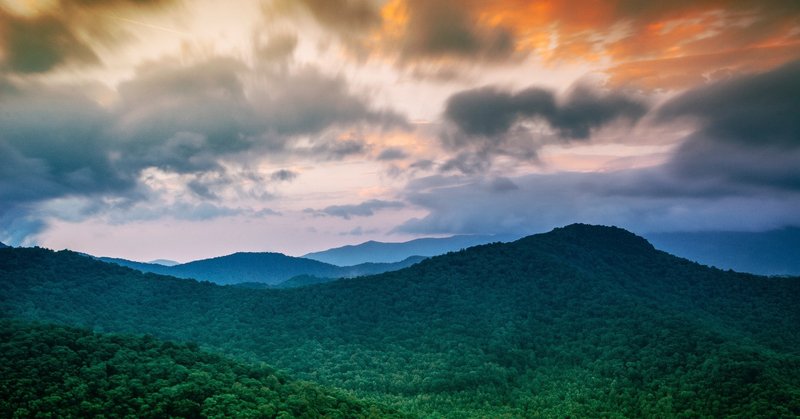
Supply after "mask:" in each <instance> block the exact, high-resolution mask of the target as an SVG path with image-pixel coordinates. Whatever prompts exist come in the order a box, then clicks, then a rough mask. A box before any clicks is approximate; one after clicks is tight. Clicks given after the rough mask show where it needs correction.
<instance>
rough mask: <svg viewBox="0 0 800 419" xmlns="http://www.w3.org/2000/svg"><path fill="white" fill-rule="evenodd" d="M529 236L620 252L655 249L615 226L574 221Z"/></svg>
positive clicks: (641, 238) (646, 242)
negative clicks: (574, 222)
mask: <svg viewBox="0 0 800 419" xmlns="http://www.w3.org/2000/svg"><path fill="white" fill-rule="evenodd" d="M529 237H538V238H543V239H555V240H559V241H567V242H569V243H571V244H574V245H578V246H581V247H591V248H599V249H608V250H614V251H615V252H622V253H633V252H642V251H653V250H655V248H654V247H653V245H652V244H650V242H648V241H647V240H646V239H644V238H643V237H640V236H637V235H636V234H634V233H631V232H630V231H628V230H625V229H624V228H620V227H615V226H604V225H593V224H582V223H576V224H570V225H567V226H564V227H558V228H554V229H553V230H551V231H550V232H548V233H544V234H537V235H535V236H529Z"/></svg>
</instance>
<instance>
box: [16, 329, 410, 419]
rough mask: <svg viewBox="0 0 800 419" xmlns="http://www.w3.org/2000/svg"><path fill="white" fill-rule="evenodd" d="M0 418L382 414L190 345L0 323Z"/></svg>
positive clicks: (384, 413) (371, 407) (260, 367)
mask: <svg viewBox="0 0 800 419" xmlns="http://www.w3.org/2000/svg"><path fill="white" fill-rule="evenodd" d="M0 416H1V417H21V418H22V417H52V416H56V417H139V418H143V417H147V418H163V417H234V416H235V417H267V418H273V417H278V418H284V417H320V416H325V417H340V418H343V417H374V418H377V417H387V416H397V414H396V413H393V412H391V411H387V410H385V409H381V408H379V407H377V406H374V405H368V404H366V403H362V402H358V401H356V400H355V399H353V398H351V397H348V396H345V395H343V394H340V393H338V392H333V391H331V390H327V389H324V388H320V387H319V386H317V385H314V384H311V383H306V382H297V381H289V380H287V379H286V377H284V376H283V375H281V374H279V373H276V372H275V371H274V370H273V369H272V368H270V367H267V366H266V365H263V364H261V365H258V366H254V365H245V364H242V363H238V362H234V361H231V360H228V359H225V358H223V357H221V356H219V355H213V354H209V353H207V352H203V351H199V350H198V349H197V347H196V345H192V344H189V345H180V344H175V343H172V342H162V341H158V340H156V339H153V338H151V337H132V336H121V335H101V334H95V333H92V332H89V331H86V330H81V329H73V328H67V327H63V326H53V325H36V324H25V323H20V322H14V321H0Z"/></svg>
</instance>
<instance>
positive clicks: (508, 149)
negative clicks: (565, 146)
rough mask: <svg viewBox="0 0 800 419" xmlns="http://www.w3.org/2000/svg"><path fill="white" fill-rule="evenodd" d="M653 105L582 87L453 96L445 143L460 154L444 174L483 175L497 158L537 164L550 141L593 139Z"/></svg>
mask: <svg viewBox="0 0 800 419" xmlns="http://www.w3.org/2000/svg"><path fill="white" fill-rule="evenodd" d="M647 111H648V104H647V103H646V102H645V101H644V100H642V99H640V98H637V97H635V96H632V95H629V94H626V93H623V92H618V91H601V90H599V89H595V88H591V87H588V86H587V85H583V84H577V85H576V86H574V87H573V88H572V89H571V91H570V92H569V93H568V94H567V95H565V96H564V97H561V98H560V97H557V96H556V95H555V93H554V92H552V91H550V90H546V89H543V88H539V87H530V88H527V89H524V90H521V91H518V92H511V91H507V90H501V89H499V88H497V87H493V86H488V87H481V88H476V89H470V90H465V91H462V92H458V93H455V94H453V95H452V96H450V98H448V100H447V102H446V104H445V109H444V118H445V121H446V122H447V123H449V126H448V127H446V128H445V129H444V130H443V131H442V132H441V133H440V140H441V141H442V143H443V145H444V146H445V147H447V148H448V149H450V150H454V151H457V152H458V154H456V155H455V156H454V157H452V158H450V159H448V160H447V161H446V162H445V163H444V164H443V165H442V166H441V167H440V170H442V171H448V170H459V171H461V172H462V173H477V172H481V171H484V170H486V169H487V168H489V167H490V166H491V163H492V160H493V158H494V157H495V156H498V155H501V156H506V157H510V158H514V159H518V160H532V159H535V158H536V156H537V152H538V149H539V148H540V147H541V146H543V145H545V144H548V143H558V142H568V141H574V140H588V139H589V138H590V137H591V135H592V133H593V132H594V131H596V130H598V129H600V128H603V127H605V126H607V125H610V124H611V123H613V122H615V121H618V120H625V121H632V122H635V121H638V120H639V119H640V118H642V117H643V116H644V115H645V114H646V113H647Z"/></svg>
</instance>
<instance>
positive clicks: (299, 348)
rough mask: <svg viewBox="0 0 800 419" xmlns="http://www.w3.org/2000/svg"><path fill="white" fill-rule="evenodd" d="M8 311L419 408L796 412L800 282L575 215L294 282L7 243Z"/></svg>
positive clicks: (3, 275)
mask: <svg viewBox="0 0 800 419" xmlns="http://www.w3.org/2000/svg"><path fill="white" fill-rule="evenodd" d="M0 289H2V290H3V292H2V293H0V315H1V316H3V317H9V318H22V319H28V320H37V321H48V322H56V323H60V324H69V325H79V326H83V327H90V328H93V329H95V330H98V331H106V332H122V333H137V334H142V333H147V334H151V335H153V336H156V337H158V338H162V339H176V340H181V341H194V342H197V343H199V344H201V345H203V348H207V349H209V350H214V351H218V352H221V353H224V354H226V355H227V356H231V357H236V358H240V359H246V360H249V361H263V362H268V363H270V364H271V365H274V366H275V367H276V368H279V369H282V370H286V371H287V372H289V373H290V374H291V375H292V376H295V377H298V378H300V379H305V380H310V381H313V382H315V383H317V384H320V385H323V386H334V387H338V388H342V389H345V390H347V391H351V392H352V394H354V395H355V396H357V397H363V398H367V399H369V400H373V401H378V402H381V403H384V404H386V405H389V406H392V407H395V408H398V409H399V410H400V411H401V412H402V413H407V414H410V415H414V416H420V417H540V416H542V417H565V416H571V417H729V416H738V417H797V416H798V415H800V374H797V373H796V372H797V371H800V354H798V352H797V348H798V347H800V329H798V328H797V325H798V324H800V306H798V305H797V303H796V302H797V300H798V298H800V279H799V278H780V277H775V278H767V277H759V276H754V275H749V274H741V273H736V272H727V271H721V270H718V269H713V268H709V267H705V266H702V265H699V264H696V263H694V262H690V261H688V260H685V259H681V258H677V257H674V256H672V255H669V254H667V253H664V252H662V251H659V250H656V249H655V248H654V247H653V246H652V245H651V244H650V243H648V242H647V241H646V240H645V239H643V238H641V237H638V236H636V235H634V234H632V233H630V232H627V231H625V230H622V229H618V228H613V227H597V226H587V225H572V226H568V227H564V228H560V229H556V230H553V231H552V232H550V233H545V234H539V235H535V236H530V237H527V238H524V239H521V240H518V241H515V242H513V243H495V244H489V245H482V246H477V247H473V248H470V249H467V250H464V251H460V252H454V253H450V254H446V255H442V256H437V257H432V258H430V259H427V260H424V261H422V262H420V263H418V264H415V265H413V266H411V267H409V268H406V269H401V270H398V271H393V272H388V273H384V274H381V275H376V276H371V277H362V278H353V279H343V280H339V281H334V282H331V283H326V284H319V285H315V286H309V287H300V288H293V289H285V290H273V289H263V290H259V289H248V288H239V287H220V286H216V285H213V284H210V283H198V282H195V281H187V280H179V279H175V278H169V277H163V276H159V275H154V274H141V273H139V272H137V271H133V270H130V269H127V268H123V267H120V266H115V265H111V264H106V263H101V262H98V261H95V260H92V259H89V258H85V257H81V256H80V255H78V254H75V253H72V252H67V251H62V252H52V251H48V250H44V249H0Z"/></svg>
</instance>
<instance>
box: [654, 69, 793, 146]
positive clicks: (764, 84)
mask: <svg viewBox="0 0 800 419" xmlns="http://www.w3.org/2000/svg"><path fill="white" fill-rule="evenodd" d="M798 112H800V61H798V62H794V63H790V64H787V65H785V66H783V67H780V68H778V69H776V70H773V71H769V72H766V73H762V74H755V75H748V76H743V77H739V78H736V79H733V80H729V81H725V82H719V83H716V84H713V85H710V86H707V87H702V88H698V89H694V90H691V91H689V92H687V93H685V94H682V95H680V96H678V97H677V98H675V99H673V100H671V101H669V102H668V103H666V104H665V105H664V106H663V107H661V108H660V109H659V111H658V117H659V119H660V120H662V121H671V120H674V119H675V118H677V117H681V116H690V117H696V118H699V119H700V121H701V123H702V129H701V131H700V132H699V133H698V134H699V135H700V136H702V137H704V138H713V139H714V141H717V142H728V143H736V144H738V145H742V146H754V147H764V146H776V147H788V148H797V147H800V118H798V117H797V115H798Z"/></svg>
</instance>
